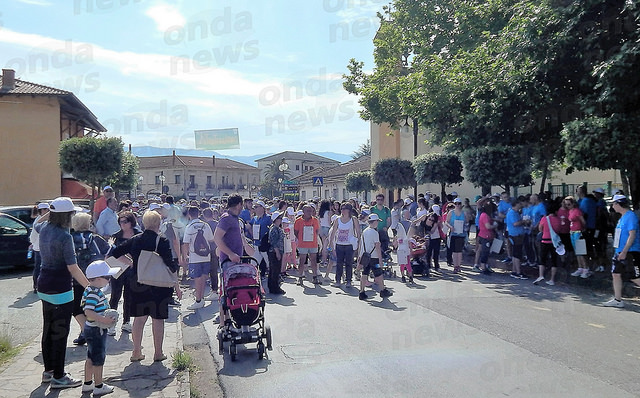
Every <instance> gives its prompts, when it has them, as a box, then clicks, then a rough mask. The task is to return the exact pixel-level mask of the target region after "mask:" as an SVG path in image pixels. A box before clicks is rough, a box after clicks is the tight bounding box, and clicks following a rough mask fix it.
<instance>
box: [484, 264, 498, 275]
mask: <svg viewBox="0 0 640 398" xmlns="http://www.w3.org/2000/svg"><path fill="white" fill-rule="evenodd" d="M485 270H486V271H489V273H490V274H493V273H494V272H496V271H494V270H493V268H491V267H489V266H488V265H487V268H486V269H485Z"/></svg>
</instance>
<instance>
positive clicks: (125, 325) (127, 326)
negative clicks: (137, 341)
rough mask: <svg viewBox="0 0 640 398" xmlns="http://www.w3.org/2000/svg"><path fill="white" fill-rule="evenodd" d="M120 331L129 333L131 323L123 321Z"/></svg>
mask: <svg viewBox="0 0 640 398" xmlns="http://www.w3.org/2000/svg"><path fill="white" fill-rule="evenodd" d="M122 331H123V332H127V333H131V324H130V323H129V322H125V323H123V324H122Z"/></svg>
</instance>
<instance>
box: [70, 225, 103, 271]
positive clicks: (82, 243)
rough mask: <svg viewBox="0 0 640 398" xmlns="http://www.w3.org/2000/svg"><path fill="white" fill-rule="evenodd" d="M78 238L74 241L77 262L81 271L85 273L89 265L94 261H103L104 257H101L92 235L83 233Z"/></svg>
mask: <svg viewBox="0 0 640 398" xmlns="http://www.w3.org/2000/svg"><path fill="white" fill-rule="evenodd" d="M78 238H79V239H78ZM78 238H77V240H76V241H74V245H75V249H76V262H77V264H78V266H79V267H80V269H81V270H82V271H83V272H84V271H85V270H86V269H87V267H88V266H89V264H91V263H92V262H93V261H96V260H101V259H102V256H101V255H100V252H99V250H98V247H97V245H96V243H95V241H94V239H93V235H92V234H91V233H82V234H80V235H79V237H78Z"/></svg>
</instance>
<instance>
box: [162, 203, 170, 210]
mask: <svg viewBox="0 0 640 398" xmlns="http://www.w3.org/2000/svg"><path fill="white" fill-rule="evenodd" d="M162 208H163V209H165V210H169V209H171V205H170V204H169V203H163V204H162Z"/></svg>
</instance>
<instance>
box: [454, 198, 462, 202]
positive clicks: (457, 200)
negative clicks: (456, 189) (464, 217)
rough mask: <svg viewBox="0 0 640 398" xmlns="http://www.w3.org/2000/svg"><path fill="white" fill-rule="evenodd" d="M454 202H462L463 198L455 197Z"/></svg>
mask: <svg viewBox="0 0 640 398" xmlns="http://www.w3.org/2000/svg"><path fill="white" fill-rule="evenodd" d="M453 203H462V200H461V199H460V198H455V199H454V200H453Z"/></svg>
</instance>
